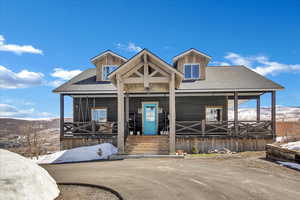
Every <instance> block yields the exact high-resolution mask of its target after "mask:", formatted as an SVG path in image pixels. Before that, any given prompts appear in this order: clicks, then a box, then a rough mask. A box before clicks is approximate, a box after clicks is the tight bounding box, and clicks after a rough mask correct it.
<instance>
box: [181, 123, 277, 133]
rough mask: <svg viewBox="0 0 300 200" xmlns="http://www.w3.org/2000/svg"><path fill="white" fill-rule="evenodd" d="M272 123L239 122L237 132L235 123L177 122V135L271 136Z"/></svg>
mask: <svg viewBox="0 0 300 200" xmlns="http://www.w3.org/2000/svg"><path fill="white" fill-rule="evenodd" d="M271 124H272V122H271V121H238V123H237V126H238V128H237V130H238V132H237V133H236V132H235V124H234V121H222V122H209V121H205V120H202V121H176V134H177V135H237V136H238V135H247V134H271V132H272V129H271Z"/></svg>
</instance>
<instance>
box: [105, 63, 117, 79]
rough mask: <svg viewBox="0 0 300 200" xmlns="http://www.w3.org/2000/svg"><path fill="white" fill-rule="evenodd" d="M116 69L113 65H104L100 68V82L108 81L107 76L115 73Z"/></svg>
mask: <svg viewBox="0 0 300 200" xmlns="http://www.w3.org/2000/svg"><path fill="white" fill-rule="evenodd" d="M117 68H118V67H117V66H115V65H104V66H103V67H102V80H104V81H108V80H109V78H108V75H109V74H110V73H112V72H113V71H115V70H116V69H117Z"/></svg>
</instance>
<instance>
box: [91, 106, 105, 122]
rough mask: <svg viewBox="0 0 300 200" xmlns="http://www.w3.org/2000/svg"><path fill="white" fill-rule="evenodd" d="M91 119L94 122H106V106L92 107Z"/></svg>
mask: <svg viewBox="0 0 300 200" xmlns="http://www.w3.org/2000/svg"><path fill="white" fill-rule="evenodd" d="M91 114H92V120H94V121H96V122H107V108H92V110H91Z"/></svg>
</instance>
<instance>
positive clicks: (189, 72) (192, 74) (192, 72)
mask: <svg viewBox="0 0 300 200" xmlns="http://www.w3.org/2000/svg"><path fill="white" fill-rule="evenodd" d="M199 77H200V65H199V64H185V65H184V79H199Z"/></svg>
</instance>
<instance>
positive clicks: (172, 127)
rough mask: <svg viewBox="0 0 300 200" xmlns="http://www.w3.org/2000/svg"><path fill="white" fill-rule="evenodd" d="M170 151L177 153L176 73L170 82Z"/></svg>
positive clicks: (172, 75)
mask: <svg viewBox="0 0 300 200" xmlns="http://www.w3.org/2000/svg"><path fill="white" fill-rule="evenodd" d="M169 123H170V124H169V126H170V133H169V145H170V147H169V153H170V154H175V149H176V124H175V123H176V105H175V74H174V73H172V74H171V80H170V83H169Z"/></svg>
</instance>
